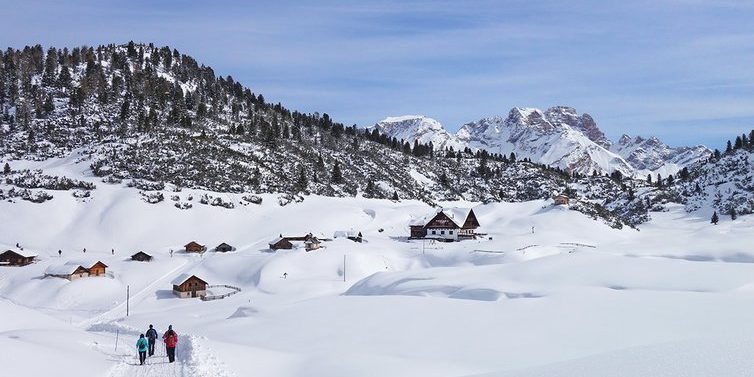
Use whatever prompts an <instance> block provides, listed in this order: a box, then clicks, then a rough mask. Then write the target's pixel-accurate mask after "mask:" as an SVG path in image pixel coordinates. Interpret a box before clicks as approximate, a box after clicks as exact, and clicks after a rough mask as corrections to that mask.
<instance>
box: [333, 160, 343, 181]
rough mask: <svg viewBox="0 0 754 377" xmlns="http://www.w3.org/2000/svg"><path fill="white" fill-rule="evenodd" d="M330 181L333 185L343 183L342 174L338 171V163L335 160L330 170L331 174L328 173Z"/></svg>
mask: <svg viewBox="0 0 754 377" xmlns="http://www.w3.org/2000/svg"><path fill="white" fill-rule="evenodd" d="M330 181H332V183H335V184H341V183H343V173H341V171H340V162H338V161H337V160H336V161H335V165H334V166H333V168H332V173H330Z"/></svg>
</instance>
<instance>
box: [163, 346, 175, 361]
mask: <svg viewBox="0 0 754 377" xmlns="http://www.w3.org/2000/svg"><path fill="white" fill-rule="evenodd" d="M165 351H167V353H168V362H170V363H172V362H173V361H175V347H165Z"/></svg>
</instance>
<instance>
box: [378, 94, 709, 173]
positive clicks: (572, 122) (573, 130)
mask: <svg viewBox="0 0 754 377" xmlns="http://www.w3.org/2000/svg"><path fill="white" fill-rule="evenodd" d="M373 128H377V129H378V130H379V131H380V132H381V133H383V134H386V135H388V136H389V137H395V138H397V139H399V140H400V139H403V140H405V141H408V142H409V143H413V142H414V141H415V140H418V141H419V142H420V143H425V144H426V143H429V142H431V143H432V144H433V145H434V147H435V149H438V148H441V149H449V148H453V149H454V150H459V149H460V150H463V149H465V148H467V147H468V148H471V149H472V150H480V149H483V150H486V151H488V152H490V153H499V154H505V155H509V154H510V153H515V154H516V156H517V157H518V158H529V159H531V160H532V161H533V162H537V163H542V164H546V165H550V166H555V167H559V168H561V169H564V170H566V171H576V172H578V173H582V174H591V173H593V172H594V171H597V172H598V173H611V172H613V171H616V170H617V171H620V172H621V173H622V174H623V175H627V176H636V177H643V176H646V175H647V174H650V173H651V174H658V173H659V174H661V175H663V176H667V175H668V174H675V173H676V172H678V171H679V170H681V169H682V168H684V167H687V166H690V165H691V164H693V163H695V162H698V161H699V160H702V159H705V158H707V157H708V156H709V154H710V153H711V151H710V149H708V148H707V147H705V146H702V145H697V146H694V147H677V148H673V147H670V146H668V145H667V144H665V143H663V142H661V141H660V140H659V139H657V138H655V137H652V138H648V139H645V138H642V137H638V136H637V137H630V136H628V135H623V137H621V138H620V139H619V140H618V142H617V143H613V142H612V141H610V140H609V139H608V138H607V137H606V136H605V134H604V133H603V132H602V131H601V130H600V129H599V127H597V123H596V122H595V121H594V119H593V118H592V117H591V116H590V115H589V114H581V115H579V113H578V112H577V111H576V109H574V108H572V107H567V106H555V107H551V108H549V109H547V110H546V111H542V110H540V109H535V108H520V107H517V108H513V109H511V110H510V111H509V112H508V116H507V117H502V116H495V117H491V118H484V119H480V120H478V121H476V122H471V123H466V124H464V125H463V126H462V127H461V128H460V129H459V130H458V132H456V133H455V134H453V133H450V132H448V131H447V130H446V129H445V128H444V127H443V126H442V124H440V123H439V122H438V121H436V120H434V119H432V118H428V117H426V116H422V115H406V116H400V117H389V118H386V119H384V120H382V121H380V122H377V124H375V125H374V126H373Z"/></svg>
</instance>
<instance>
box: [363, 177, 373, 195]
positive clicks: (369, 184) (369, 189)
mask: <svg viewBox="0 0 754 377" xmlns="http://www.w3.org/2000/svg"><path fill="white" fill-rule="evenodd" d="M364 194H365V196H366V197H367V198H373V197H374V182H372V178H369V179H368V180H367V187H366V188H365V189H364Z"/></svg>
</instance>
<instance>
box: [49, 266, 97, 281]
mask: <svg viewBox="0 0 754 377" xmlns="http://www.w3.org/2000/svg"><path fill="white" fill-rule="evenodd" d="M45 276H51V277H56V278H63V279H68V280H76V279H78V278H83V277H87V276H89V271H88V270H87V269H86V268H85V267H84V266H81V265H78V264H71V263H67V264H61V265H56V266H50V267H47V270H46V271H45Z"/></svg>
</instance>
